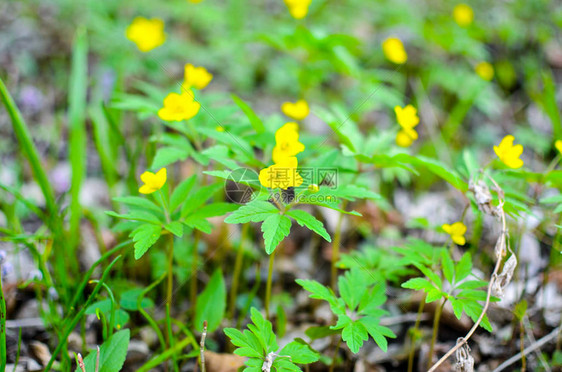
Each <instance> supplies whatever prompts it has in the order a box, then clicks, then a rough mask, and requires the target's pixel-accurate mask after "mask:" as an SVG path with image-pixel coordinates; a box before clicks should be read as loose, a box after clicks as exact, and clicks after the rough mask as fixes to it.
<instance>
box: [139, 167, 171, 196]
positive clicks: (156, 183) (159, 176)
mask: <svg viewBox="0 0 562 372" xmlns="http://www.w3.org/2000/svg"><path fill="white" fill-rule="evenodd" d="M140 178H141V181H142V182H144V185H142V186H141V187H140V189H139V192H140V193H141V194H152V193H153V192H155V191H158V190H160V189H161V188H162V186H164V184H165V183H166V168H162V169H160V170H159V171H158V172H156V174H154V173H152V172H149V171H146V172H144V173H143V174H141V176H140Z"/></svg>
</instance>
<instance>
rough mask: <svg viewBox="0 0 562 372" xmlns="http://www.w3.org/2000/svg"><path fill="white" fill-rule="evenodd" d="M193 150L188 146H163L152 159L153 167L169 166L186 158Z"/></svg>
mask: <svg viewBox="0 0 562 372" xmlns="http://www.w3.org/2000/svg"><path fill="white" fill-rule="evenodd" d="M190 153H191V152H190V151H189V150H188V149H187V148H178V147H171V146H166V147H161V148H159V149H158V150H156V155H154V159H152V164H151V166H150V168H151V169H160V168H164V167H167V166H168V165H170V164H173V163H175V162H177V161H180V160H185V159H187V157H188V156H189V154H190Z"/></svg>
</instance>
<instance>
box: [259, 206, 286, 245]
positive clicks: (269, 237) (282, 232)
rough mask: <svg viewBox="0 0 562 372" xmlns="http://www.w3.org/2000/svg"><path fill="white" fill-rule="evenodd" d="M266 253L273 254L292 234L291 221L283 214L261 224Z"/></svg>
mask: <svg viewBox="0 0 562 372" xmlns="http://www.w3.org/2000/svg"><path fill="white" fill-rule="evenodd" d="M261 231H262V232H263V240H264V243H265V251H266V252H267V254H272V253H273V251H274V250H275V248H277V246H278V245H279V243H281V241H282V240H283V239H285V237H286V236H288V235H289V233H290V232H291V220H290V219H289V217H286V216H283V215H281V214H278V213H276V214H272V215H270V216H269V217H267V218H266V219H265V220H264V221H263V223H262V224H261Z"/></svg>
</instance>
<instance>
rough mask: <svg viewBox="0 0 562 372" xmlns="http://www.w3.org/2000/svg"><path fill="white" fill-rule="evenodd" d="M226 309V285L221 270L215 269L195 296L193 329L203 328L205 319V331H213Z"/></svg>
mask: <svg viewBox="0 0 562 372" xmlns="http://www.w3.org/2000/svg"><path fill="white" fill-rule="evenodd" d="M225 309H226V285H225V284H224V279H223V276H222V271H221V270H220V269H219V270H216V271H215V272H214V273H213V275H212V276H211V279H210V280H209V283H207V286H206V287H205V289H204V290H203V292H201V294H199V296H198V297H197V304H196V306H195V320H194V326H195V329H196V330H197V331H199V332H201V331H202V330H203V322H204V321H205V320H206V321H207V331H208V332H213V331H214V330H216V329H217V328H218V326H219V325H220V322H221V320H222V319H223V317H224V311H225Z"/></svg>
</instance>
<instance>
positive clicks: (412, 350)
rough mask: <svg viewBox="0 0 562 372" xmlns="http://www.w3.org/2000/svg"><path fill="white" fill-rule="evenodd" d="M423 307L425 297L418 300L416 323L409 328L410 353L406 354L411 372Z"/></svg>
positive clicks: (409, 371) (410, 371)
mask: <svg viewBox="0 0 562 372" xmlns="http://www.w3.org/2000/svg"><path fill="white" fill-rule="evenodd" d="M424 307H425V297H424V298H423V299H422V300H421V301H420V305H419V307H418V316H417V318H416V324H415V325H414V329H412V330H411V332H412V333H411V340H410V342H411V344H410V353H409V355H408V372H412V371H413V369H414V354H415V353H416V341H417V339H418V332H419V327H420V322H421V315H422V314H423V308H424Z"/></svg>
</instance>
